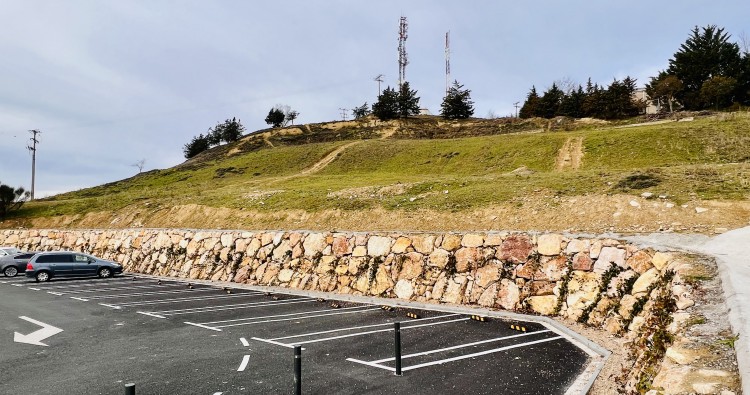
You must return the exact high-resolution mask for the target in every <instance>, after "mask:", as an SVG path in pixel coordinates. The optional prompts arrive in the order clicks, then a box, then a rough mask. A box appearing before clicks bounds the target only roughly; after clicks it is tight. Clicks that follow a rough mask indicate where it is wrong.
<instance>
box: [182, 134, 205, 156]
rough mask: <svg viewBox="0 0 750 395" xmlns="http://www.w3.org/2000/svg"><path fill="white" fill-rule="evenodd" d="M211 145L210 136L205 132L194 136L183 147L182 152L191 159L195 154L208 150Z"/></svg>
mask: <svg viewBox="0 0 750 395" xmlns="http://www.w3.org/2000/svg"><path fill="white" fill-rule="evenodd" d="M209 147H210V145H209V143H208V138H207V137H206V136H204V135H203V134H199V135H198V136H195V137H193V139H192V140H190V142H189V143H187V144H185V146H184V147H183V148H182V152H183V153H184V154H185V159H190V158H192V157H194V156H195V155H198V154H200V153H201V152H203V151H205V150H207V149H208V148H209Z"/></svg>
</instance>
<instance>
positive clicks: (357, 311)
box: [216, 307, 380, 328]
mask: <svg viewBox="0 0 750 395" xmlns="http://www.w3.org/2000/svg"><path fill="white" fill-rule="evenodd" d="M342 310H343V309H342ZM373 310H380V307H375V308H372V309H366V310H356V311H342V312H337V313H331V314H318V315H307V316H299V317H293V318H281V319H277V320H265V321H252V322H240V323H236V324H227V325H217V326H216V327H217V328H228V327H231V326H241V325H255V324H265V323H268V322H281V321H294V320H306V319H308V318H318V317H328V316H331V315H341V314H358V313H366V312H368V311H373Z"/></svg>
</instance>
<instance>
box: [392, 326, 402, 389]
mask: <svg viewBox="0 0 750 395" xmlns="http://www.w3.org/2000/svg"><path fill="white" fill-rule="evenodd" d="M393 331H394V332H395V336H396V338H395V342H394V343H395V346H396V350H395V351H396V376H401V323H400V322H394V323H393Z"/></svg>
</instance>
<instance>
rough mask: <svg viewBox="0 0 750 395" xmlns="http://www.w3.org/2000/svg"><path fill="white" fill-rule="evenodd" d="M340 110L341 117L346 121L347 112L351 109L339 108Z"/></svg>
mask: <svg viewBox="0 0 750 395" xmlns="http://www.w3.org/2000/svg"><path fill="white" fill-rule="evenodd" d="M339 111H341V119H343V120H344V121H346V116H347V113H348V111H349V109H348V108H339Z"/></svg>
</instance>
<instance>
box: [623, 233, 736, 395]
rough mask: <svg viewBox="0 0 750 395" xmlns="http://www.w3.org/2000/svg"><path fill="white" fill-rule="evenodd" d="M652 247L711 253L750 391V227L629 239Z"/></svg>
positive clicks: (662, 234)
mask: <svg viewBox="0 0 750 395" xmlns="http://www.w3.org/2000/svg"><path fill="white" fill-rule="evenodd" d="M629 239H630V240H632V241H635V242H638V243H642V244H650V245H654V246H665V247H674V248H679V249H685V250H691V251H695V252H700V253H704V254H708V255H711V256H714V257H715V258H716V263H717V265H718V268H719V273H720V275H721V282H722V286H723V288H724V297H725V298H726V301H727V305H728V307H729V322H730V324H731V325H732V331H733V332H734V333H735V334H738V335H739V339H738V340H737V342H735V343H734V347H735V350H736V352H737V364H738V368H739V371H740V376H741V377H742V392H743V393H745V394H750V226H749V227H745V228H740V229H735V230H733V231H731V232H727V233H724V234H721V235H719V236H716V237H713V238H709V237H707V236H703V235H680V234H665V233H660V234H652V235H649V236H638V237H632V238H629Z"/></svg>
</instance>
